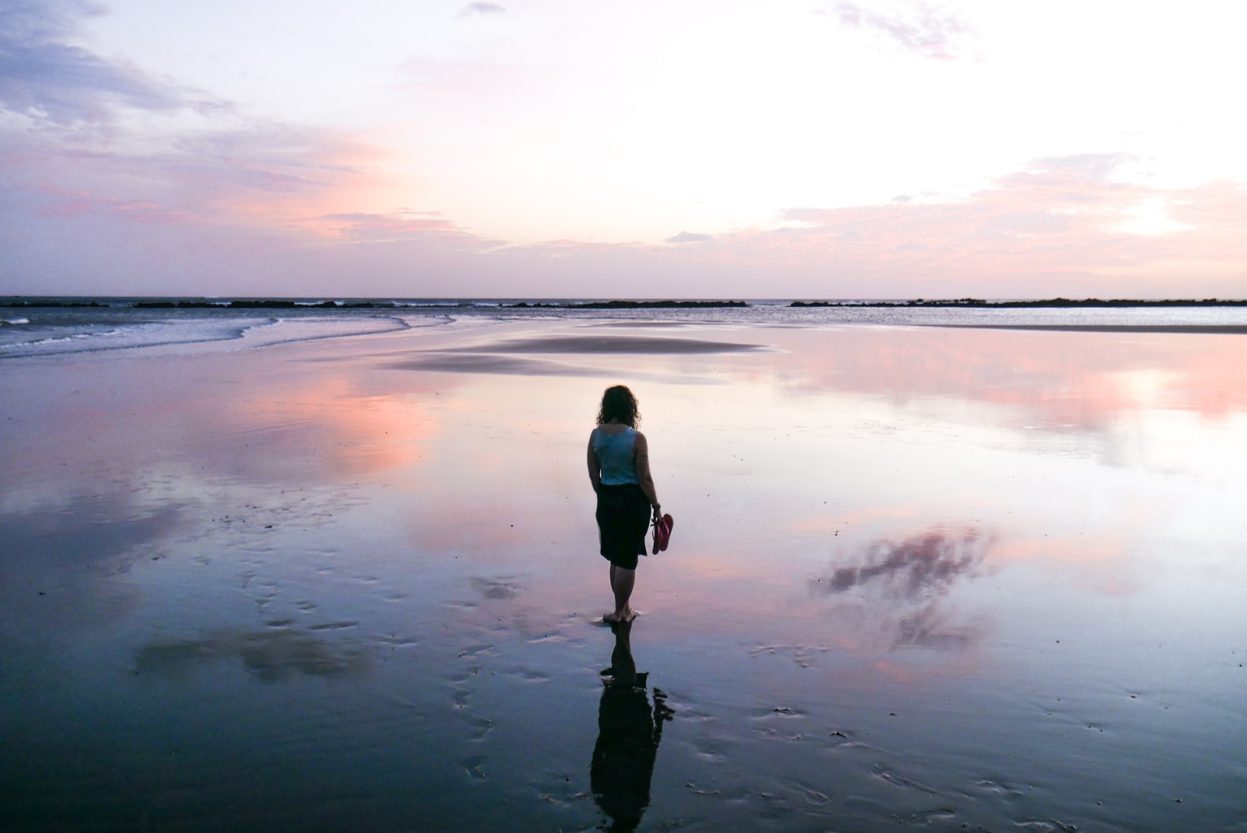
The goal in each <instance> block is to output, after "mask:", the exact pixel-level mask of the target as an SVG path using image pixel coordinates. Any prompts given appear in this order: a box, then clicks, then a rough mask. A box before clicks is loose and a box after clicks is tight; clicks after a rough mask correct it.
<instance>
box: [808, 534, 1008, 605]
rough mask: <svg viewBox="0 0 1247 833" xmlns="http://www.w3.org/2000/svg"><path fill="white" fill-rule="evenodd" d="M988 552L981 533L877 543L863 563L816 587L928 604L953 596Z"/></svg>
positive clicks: (822, 580)
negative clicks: (952, 590) (935, 597)
mask: <svg viewBox="0 0 1247 833" xmlns="http://www.w3.org/2000/svg"><path fill="white" fill-rule="evenodd" d="M983 550H984V546H983V542H982V540H981V538H980V536H979V534H978V533H977V532H976V531H975V530H966V531H965V532H963V533H962V534H961V535H960V536H950V535H948V534H947V533H945V532H940V531H934V532H927V533H923V534H921V535H915V536H913V537H910V538H907V539H905V540H904V541H901V542H899V543H893V542H891V541H876V542H874V543H873V544H870V545H869V546H868V547H866V548H865V549H864V550H863V551H862V552H861V553H860V554H859V555H858V558H857V563H855V564H848V565H845V566H841V567H837V568H835V569H834V570H833V571H832V572H831V574H830V575H827V576H821V577H819V578H817V579H815V580H814V581H813V582H812V583H811V587H812V588H813V589H814V590H815V591H816V592H818V593H821V594H824V595H828V596H831V595H838V594H842V593H846V592H848V591H850V590H860V589H862V588H864V587H870V588H872V589H873V590H874V591H875V592H876V594H877V595H879V596H881V597H883V598H891V599H901V600H915V599H924V598H927V597H929V596H932V595H942V594H944V593H947V592H948V589H949V587H950V586H951V585H952V584H953V583H954V582H956V581H957V579H959V578H961V577H962V576H966V575H972V574H973V572H974V570H976V569H977V568H978V566H979V564H980V563H981V562H982V560H983Z"/></svg>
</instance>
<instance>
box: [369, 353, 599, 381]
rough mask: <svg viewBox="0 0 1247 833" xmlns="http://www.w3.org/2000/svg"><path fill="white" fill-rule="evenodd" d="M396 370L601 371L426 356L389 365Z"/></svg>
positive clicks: (562, 373) (507, 360) (548, 363)
mask: <svg viewBox="0 0 1247 833" xmlns="http://www.w3.org/2000/svg"><path fill="white" fill-rule="evenodd" d="M390 366H391V367H394V368H397V369H399V370H437V371H442V372H445V373H502V374H512V375H515V376H596V375H598V374H599V373H600V371H597V370H592V369H590V368H585V367H574V366H572V365H566V364H560V363H559V362H551V361H542V360H540V359H516V358H512V357H510V356H485V355H464V354H461V353H427V354H424V355H421V356H419V357H417V358H414V359H408V360H406V361H402V362H397V363H395V364H392V365H390Z"/></svg>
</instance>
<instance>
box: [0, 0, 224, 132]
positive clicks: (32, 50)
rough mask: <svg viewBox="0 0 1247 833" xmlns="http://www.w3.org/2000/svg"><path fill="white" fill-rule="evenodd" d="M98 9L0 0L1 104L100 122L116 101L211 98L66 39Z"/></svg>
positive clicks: (76, 1)
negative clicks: (192, 94) (190, 92)
mask: <svg viewBox="0 0 1247 833" xmlns="http://www.w3.org/2000/svg"><path fill="white" fill-rule="evenodd" d="M100 13H101V10H100V8H99V7H97V6H95V5H93V4H89V3H86V2H82V0H60V2H55V1H54V2H44V0H8V2H6V3H5V4H4V5H3V7H0V107H3V109H5V110H8V111H9V112H12V113H16V114H19V115H24V116H27V117H30V118H32V119H35V120H36V121H39V122H43V123H45V124H51V125H55V126H59V127H71V126H76V125H80V124H98V123H106V122H108V121H110V120H111V114H112V111H113V109H114V108H115V107H117V106H119V105H121V106H128V107H135V108H139V109H143V110H153V111H171V110H177V109H180V108H183V107H192V106H201V105H202V106H212V105H211V103H210V102H202V101H196V100H194V99H193V98H192V97H190V96H189V95H187V93H186V92H185V91H184V90H181V89H178V88H176V87H174V86H171V85H169V84H167V83H164V82H161V81H158V80H156V79H154V78H152V77H150V76H149V75H147V74H146V73H145V72H143V71H142V70H141V69H139V68H138V67H135V66H133V65H131V64H128V63H125V62H122V61H113V60H107V59H105V58H102V57H100V56H98V55H96V54H95V53H93V52H91V51H89V50H87V49H84V48H82V47H80V46H75V45H72V44H71V43H69V40H70V39H71V37H72V36H73V35H74V34H75V32H76V31H77V29H78V22H79V20H80V19H81V18H83V17H86V16H89V15H95V14H100Z"/></svg>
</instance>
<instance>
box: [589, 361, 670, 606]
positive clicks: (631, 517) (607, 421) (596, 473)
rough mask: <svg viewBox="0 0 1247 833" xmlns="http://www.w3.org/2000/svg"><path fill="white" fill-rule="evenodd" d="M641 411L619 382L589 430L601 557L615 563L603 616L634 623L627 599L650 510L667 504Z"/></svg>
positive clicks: (604, 396)
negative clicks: (611, 598)
mask: <svg viewBox="0 0 1247 833" xmlns="http://www.w3.org/2000/svg"><path fill="white" fill-rule="evenodd" d="M640 416H641V414H640V413H639V412H638V410H637V403H636V397H635V396H633V395H632V391H630V390H628V388H627V387H625V386H624V385H615V386H614V387H610V388H607V389H606V392H605V393H603V394H602V405H601V407H600V408H599V409H598V419H597V427H596V428H594V429H593V432H592V433H591V434H589V453H588V462H589V482H591V483H592V484H593V491H594V492H596V493H597V496H598V500H597V521H598V537H599V539H600V541H601V553H602V557H603V558H605V559H606V560H608V561H610V563H611V572H610V575H611V592H612V593H614V594H615V610H614V611H613V612H612V613H608V614H606V616H604V617H602V618H603V619H604V620H605V621H607V622H630V621H632V619H633V617H635V616H636V614H635V613H634V612H633V610H632V608H631V607H629V606H628V599H629V598H631V596H632V587H633V584H634V583H635V582H636V565H637V556H638V555H641V554H642V553H644V552H645V528H646V526H647V524H648V521H649V518H650V510H652V511H653V516H654V517H655V518H658V517H660V515H661V509H662V507H661V505H660V504H659V503H658V495H657V493H656V492H655V491H654V478H653V476H652V475H651V474H650V470H649V444H648V443H647V442H646V441H645V435H644V434H642V433H641V432H640V431H638V430H636V424H637V420H638V419H640Z"/></svg>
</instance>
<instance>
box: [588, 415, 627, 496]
mask: <svg viewBox="0 0 1247 833" xmlns="http://www.w3.org/2000/svg"><path fill="white" fill-rule="evenodd" d="M593 453H594V454H596V455H597V458H598V466H600V467H601V469H602V485H603V486H622V485H624V484H625V483H636V482H637V479H636V429H635V428H625V429H624V430H622V431H620V432H619V433H618V434H608V433H607V432H605V431H603V430H602V429H600V428H595V429H594V430H593Z"/></svg>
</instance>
